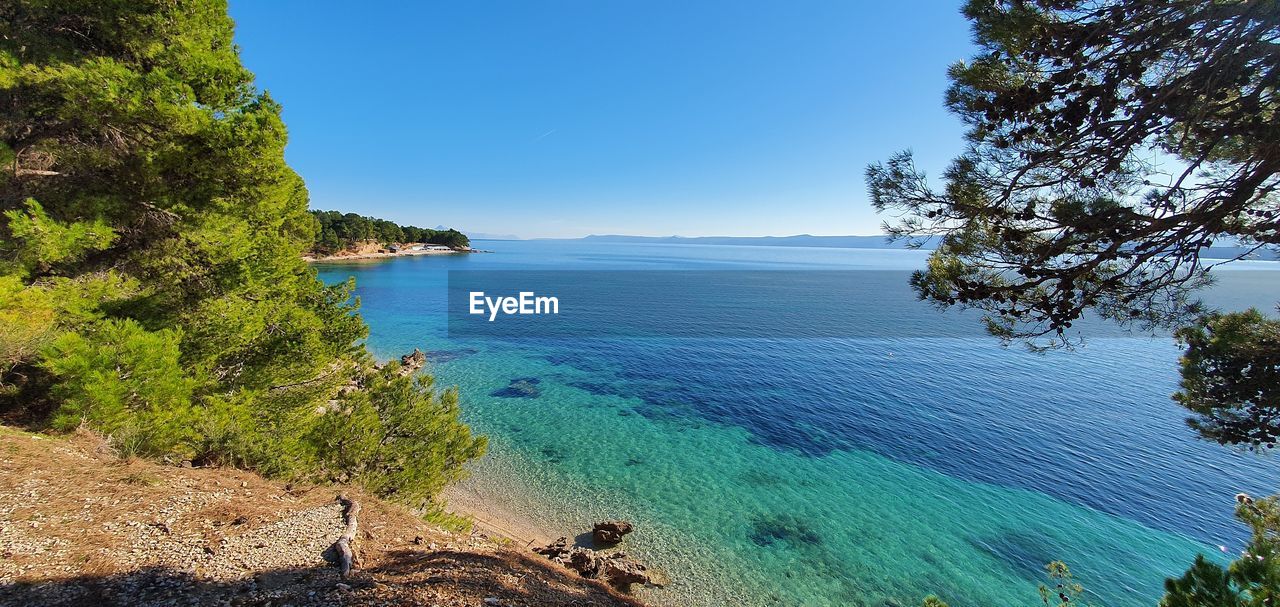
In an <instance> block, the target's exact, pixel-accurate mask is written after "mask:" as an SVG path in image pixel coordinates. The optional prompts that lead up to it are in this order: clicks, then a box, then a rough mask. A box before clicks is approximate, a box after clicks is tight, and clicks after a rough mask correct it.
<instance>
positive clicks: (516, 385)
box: [489, 377, 542, 398]
mask: <svg viewBox="0 0 1280 607" xmlns="http://www.w3.org/2000/svg"><path fill="white" fill-rule="evenodd" d="M540 381H541V380H539V379H538V378H536V377H517V378H515V379H513V380H511V382H510V383H509V384H507V387H505V388H501V389H498V390H494V391H493V392H490V393H489V395H490V396H497V397H501V398H537V397H538V395H540V394H542V391H541V390H539V389H538V383H539V382H540Z"/></svg>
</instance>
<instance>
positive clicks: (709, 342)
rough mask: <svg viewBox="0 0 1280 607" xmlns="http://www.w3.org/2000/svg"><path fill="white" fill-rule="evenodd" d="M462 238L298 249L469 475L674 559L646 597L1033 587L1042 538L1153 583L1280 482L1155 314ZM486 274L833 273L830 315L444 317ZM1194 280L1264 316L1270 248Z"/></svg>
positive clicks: (1105, 580) (780, 310)
mask: <svg viewBox="0 0 1280 607" xmlns="http://www.w3.org/2000/svg"><path fill="white" fill-rule="evenodd" d="M473 244H474V246H476V247H477V248H479V249H483V250H486V251H490V252H486V253H473V254H466V255H441V256H418V257H402V258H394V259H389V260H377V261H360V262H343V263H323V264H317V265H316V268H317V269H318V271H319V275H320V278H321V279H322V280H325V281H327V282H340V281H343V280H346V279H348V278H350V277H354V278H355V280H356V285H357V288H356V295H357V296H358V297H359V299H360V302H361V307H360V314H361V315H362V316H363V317H364V318H365V320H366V321H367V322H368V324H369V327H370V335H369V338H368V342H367V344H368V346H369V348H370V349H371V350H372V351H373V353H374V354H375V355H377V356H379V357H381V358H384V359H390V358H394V357H397V356H399V355H401V354H405V353H408V352H410V351H412V350H413V349H414V348H420V349H422V350H423V351H425V352H426V353H427V358H428V360H429V362H430V364H429V366H428V368H427V369H426V372H429V373H432V374H434V375H435V377H436V381H437V385H439V386H457V387H458V390H459V392H460V397H461V402H462V408H463V412H464V417H465V419H466V421H467V422H468V423H469V424H470V425H471V426H472V428H473V429H474V430H475V431H477V432H480V433H483V434H485V435H487V436H488V437H489V441H490V450H489V453H488V454H487V455H486V456H485V457H484V458H482V459H481V460H479V461H477V462H474V463H473V464H472V465H471V466H470V472H471V480H469V481H468V486H469V487H470V490H472V491H475V492H477V493H478V494H482V495H483V497H484V499H485V500H488V501H490V502H491V503H494V504H497V505H500V506H501V507H502V508H503V509H504V510H506V511H510V512H517V513H519V514H520V515H521V516H525V517H528V518H529V519H530V520H536V521H540V523H541V524H543V525H545V526H546V527H548V528H554V529H562V530H563V533H564V534H565V535H567V536H570V537H571V538H572V537H573V536H574V535H575V534H577V533H582V532H584V531H589V530H590V526H591V523H593V522H595V521H598V520H605V519H627V520H630V521H632V522H633V523H635V525H636V528H637V531H636V532H635V533H633V534H631V535H630V536H628V537H627V539H626V541H625V542H624V546H625V550H626V551H627V553H628V554H630V555H632V556H634V557H636V558H638V559H639V560H641V561H643V562H645V563H647V564H649V565H650V566H651V568H653V569H655V570H657V571H659V572H660V574H661V576H662V577H663V578H665V579H666V581H667V583H666V584H665V586H664V587H663V588H660V589H658V588H652V589H643V590H641V591H640V596H641V598H642V599H644V600H645V601H647V602H649V603H651V604H654V605H681V606H702V605H707V606H713V605H746V606H753V605H805V606H808V605H813V606H827V605H830V606H846V605H849V606H876V607H885V606H907V605H919V604H920V603H921V601H922V599H923V598H924V597H925V596H927V595H937V596H938V597H940V598H942V599H943V600H945V601H947V602H948V603H949V604H950V605H952V606H953V607H964V606H975V607H976V606H984V607H986V606H995V607H999V606H1010V607H1012V606H1026V605H1032V604H1039V603H1040V595H1039V594H1038V587H1039V585H1040V584H1043V583H1047V582H1048V580H1047V578H1046V575H1045V566H1046V564H1048V563H1049V562H1051V561H1063V562H1065V563H1066V564H1067V565H1068V566H1069V567H1070V569H1071V571H1072V574H1073V575H1074V579H1075V581H1077V582H1079V583H1080V584H1081V585H1083V587H1084V588H1085V593H1086V597H1085V598H1086V599H1087V600H1088V601H1090V602H1092V603H1095V604H1098V605H1107V606H1118V607H1124V606H1137V605H1155V604H1156V603H1157V602H1158V600H1159V598H1160V596H1161V593H1162V588H1163V582H1164V580H1165V578H1167V577H1170V576H1178V575H1181V573H1182V572H1183V571H1185V570H1186V568H1187V566H1188V565H1189V564H1190V563H1191V562H1192V560H1193V559H1194V558H1195V556H1196V555H1197V554H1205V555H1206V556H1208V557H1209V558H1210V559H1211V560H1215V561H1218V562H1223V563H1225V562H1226V561H1227V560H1229V559H1230V558H1233V557H1234V556H1236V555H1238V554H1239V552H1240V551H1241V549H1242V547H1243V544H1244V542H1245V540H1246V538H1247V533H1246V530H1245V529H1244V527H1243V525H1241V524H1240V523H1239V522H1238V521H1236V520H1235V518H1234V517H1233V508H1234V505H1235V501H1234V498H1233V496H1234V495H1235V494H1236V493H1238V492H1247V493H1250V494H1254V495H1269V494H1271V493H1274V492H1276V491H1277V488H1278V481H1280V466H1277V461H1276V460H1275V458H1274V457H1271V456H1268V455H1266V454H1263V455H1258V454H1253V453H1246V452H1241V451H1238V450H1233V449H1230V448H1227V447H1223V446H1220V445H1217V444H1213V443H1210V442H1206V441H1203V440H1200V439H1198V438H1197V437H1196V435H1195V433H1194V431H1192V430H1191V429H1190V428H1189V427H1188V426H1187V425H1186V422H1185V419H1186V416H1187V414H1186V412H1185V411H1184V410H1182V409H1180V407H1179V406H1178V405H1177V404H1176V403H1174V402H1173V401H1172V400H1171V399H1170V395H1171V394H1173V393H1174V392H1175V391H1176V390H1177V388H1178V358H1179V354H1180V349H1179V347H1178V344H1177V343H1175V341H1174V340H1173V339H1172V338H1171V337H1170V336H1169V335H1167V334H1146V333H1142V332H1136V331H1135V332H1132V333H1121V332H1117V331H1115V330H1114V329H1112V328H1105V329H1102V328H1100V329H1099V331H1098V333H1097V335H1090V334H1089V333H1088V331H1087V330H1085V331H1083V335H1082V337H1083V341H1082V342H1081V343H1078V344H1076V346H1075V347H1073V348H1071V349H1064V350H1052V351H1047V352H1036V351H1032V350H1031V349H1029V348H1026V347H1023V346H1022V345H1020V344H1017V343H1014V344H1002V343H1000V341H999V340H997V339H995V338H992V337H989V336H987V335H985V334H984V333H983V332H982V331H981V328H980V327H979V326H978V320H977V318H976V317H975V316H973V315H972V314H964V313H957V312H956V311H954V310H951V311H941V310H938V309H936V308H934V307H932V306H930V305H929V304H927V303H926V302H920V301H917V300H916V299H915V297H914V294H913V292H912V291H911V288H910V286H909V284H908V279H909V276H910V274H911V272H912V271H913V270H916V269H919V268H922V267H924V264H925V260H926V257H927V252H924V251H916V250H898V249H841V248H806V247H783V246H734V245H702V244H693V245H682V244H668V243H663V244H649V243H609V242H592V241H554V240H547V241H537V240H534V241H476V242H475V243H473ZM479 271H494V272H501V273H502V274H501V275H504V276H513V275H514V276H518V275H520V273H530V275H546V274H548V273H554V274H555V275H557V276H560V277H563V276H566V275H573V274H572V273H573V272H581V274H580V276H583V277H584V278H583V280H581V281H580V282H581V283H583V284H592V285H597V284H599V285H604V286H602V287H601V289H600V290H601V292H607V291H608V290H609V287H608V285H609V281H610V278H609V277H610V276H613V275H616V276H621V277H623V278H625V277H629V276H641V275H644V276H649V275H659V276H661V275H660V274H658V273H659V272H674V273H673V274H672V276H683V277H688V276H693V275H698V274H697V273H709V274H703V275H708V276H710V275H714V274H715V273H720V274H722V275H724V276H738V275H739V274H735V273H737V272H746V273H755V274H759V273H762V272H773V273H776V274H774V275H776V276H779V277H785V276H792V275H804V276H807V277H809V278H807V279H806V280H807V281H808V282H809V283H812V282H813V280H819V281H821V280H829V282H830V283H831V284H833V285H835V284H836V283H838V288H839V290H840V291H839V292H841V293H844V294H845V295H842V296H841V297H836V298H819V299H816V300H814V301H816V303H814V302H809V304H808V307H806V308H805V319H806V320H805V323H806V324H804V325H803V326H804V327H826V328H828V329H829V328H831V327H835V328H836V329H838V330H822V331H817V332H806V331H804V330H797V331H795V332H794V333H786V332H777V331H768V330H761V331H757V332H753V331H747V332H738V333H733V334H731V335H730V334H726V335H717V334H716V333H714V332H710V333H706V334H703V333H697V332H693V333H689V332H672V333H671V334H669V335H668V334H663V333H662V332H661V331H659V332H657V333H653V332H648V333H637V334H634V335H629V334H625V333H622V334H619V333H618V332H616V331H615V332H610V331H608V330H606V329H607V328H608V327H607V326H606V325H612V324H613V323H610V322H609V321H608V318H607V315H606V316H602V317H601V318H599V319H596V320H599V322H600V323H601V325H600V329H601V331H600V334H599V335H595V336H593V335H584V334H583V333H582V331H581V328H582V327H580V326H579V327H577V329H578V330H577V331H575V332H572V333H569V334H565V335H555V334H551V335H539V334H537V333H536V332H534V333H533V334H525V333H522V334H520V335H504V334H503V333H502V332H501V331H500V330H499V331H489V332H479V333H477V332H467V331H461V330H459V326H458V325H457V324H456V322H455V323H451V319H452V320H454V321H456V320H457V318H456V314H457V310H456V309H455V310H453V312H454V314H453V315H452V316H451V313H450V312H451V310H450V307H449V301H448V300H449V298H448V297H447V295H446V294H447V292H448V290H449V285H450V282H451V277H452V280H454V281H457V280H458V277H459V276H464V275H474V273H475V272H479ZM823 272H826V273H827V274H822V273H823ZM743 275H745V274H743ZM1213 275H1214V276H1215V277H1216V281H1215V284H1214V285H1213V286H1212V287H1210V288H1208V289H1207V290H1206V291H1205V292H1204V293H1203V296H1204V299H1205V301H1206V302H1207V303H1209V304H1211V305H1213V306H1216V307H1219V308H1221V309H1241V308H1244V307H1248V306H1257V307H1259V308H1260V309H1263V310H1266V311H1269V312H1271V313H1274V311H1275V305H1276V302H1277V300H1280V263H1277V262H1251V261H1243V262H1236V263H1232V264H1227V265H1224V266H1221V267H1220V268H1217V269H1215V270H1214V272H1213ZM813 277H818V278H816V279H815V278H813ZM823 277H827V278H825V279H824V278H823ZM645 280H652V279H651V278H648V277H646V278H645ZM684 282H686V283H687V282H688V281H687V280H684ZM704 282H705V281H704ZM712 282H714V281H712ZM632 286H633V287H634V285H632ZM517 287H518V286H517V285H513V289H515V288H517ZM815 288H817V287H815ZM833 288H834V287H833ZM662 290H663V289H662V287H661V285H658V286H655V288H654V292H659V291H662ZM731 293H732V296H731V297H725V298H717V297H709V298H702V299H700V302H701V303H699V304H698V305H705V306H709V307H710V309H711V310H712V311H717V310H718V309H717V308H716V306H721V307H723V310H724V311H725V313H726V314H729V315H737V317H743V315H744V314H745V315H748V316H747V317H748V318H751V316H750V315H752V314H757V313H758V314H759V315H760V316H759V318H783V317H786V310H789V309H791V308H788V307H787V306H791V305H793V304H794V301H793V300H794V299H796V298H795V297H794V296H781V297H780V296H778V293H777V292H775V291H773V290H770V289H759V290H745V291H744V290H742V289H736V290H732V291H731ZM540 294H541V293H540ZM575 303H580V302H573V301H561V302H560V305H561V306H564V307H566V308H570V307H571V306H572V305H574V304H575ZM642 303H643V302H637V305H641V304H642ZM851 307H855V308H856V309H857V313H856V314H850V313H849V310H850V309H851ZM500 321H501V319H498V322H500ZM530 322H536V321H530ZM748 324H750V323H748ZM771 326H772V325H771ZM913 327H928V330H923V331H921V330H913ZM451 328H452V330H451ZM490 328H492V327H490ZM1055 594H1056V591H1055Z"/></svg>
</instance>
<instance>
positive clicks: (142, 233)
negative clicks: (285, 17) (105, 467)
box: [0, 0, 483, 494]
mask: <svg viewBox="0 0 1280 607" xmlns="http://www.w3.org/2000/svg"><path fill="white" fill-rule="evenodd" d="M232 29H233V24H232V22H231V20H230V18H229V17H228V16H227V8H226V4H225V0H63V1H59V2H48V1H45V0H12V1H9V2H5V3H2V4H0V167H2V168H0V217H2V218H0V412H2V413H3V414H4V415H5V416H7V417H9V418H15V417H22V418H26V419H28V420H33V419H34V420H41V419H43V420H45V421H46V422H47V423H49V424H51V425H52V426H54V427H57V428H69V427H72V426H74V425H76V424H79V423H88V424H90V425H93V426H95V427H97V428H99V429H102V430H104V431H106V432H108V433H111V434H112V436H113V438H114V439H116V440H117V442H120V443H121V444H123V445H125V446H127V447H128V448H129V449H130V450H132V451H136V452H139V453H145V454H151V455H170V456H175V457H182V458H191V459H195V460H197V461H200V462H209V463H228V464H235V465H244V466H253V467H256V468H257V469H259V470H262V471H264V472H267V473H271V474H282V475H293V476H314V477H326V476H329V475H331V474H332V473H333V471H332V469H331V468H332V465H333V462H332V461H329V460H328V459H327V458H328V457H329V455H328V454H327V453H325V451H324V449H325V448H326V446H327V445H326V443H325V442H324V441H322V440H320V439H319V434H318V433H317V428H320V427H332V426H334V425H335V424H338V425H341V424H342V423H343V422H344V421H345V419H343V420H338V419H336V418H340V417H344V416H346V415H348V414H347V413H346V412H347V411H350V410H352V409H353V407H356V408H358V407H357V405H358V404H359V403H360V402H364V401H365V400H367V399H368V398H371V397H369V396H363V395H362V396H357V395H355V394H353V393H352V392H350V391H348V390H346V387H348V386H350V385H352V384H353V383H358V382H359V381H361V378H363V377H365V376H366V375H368V374H369V373H372V372H373V371H372V369H373V368H374V361H373V360H372V357H371V356H370V355H369V354H368V353H367V352H366V351H365V350H364V348H363V346H362V345H361V344H360V340H362V339H363V338H364V337H365V336H366V335H367V333H368V329H367V327H366V326H365V325H364V323H363V321H362V320H361V319H360V317H359V316H358V315H356V313H355V312H356V307H355V306H356V304H355V302H354V300H353V299H352V297H351V288H352V285H351V284H342V285H324V284H322V283H321V282H319V281H318V280H317V279H316V274H315V272H314V271H313V270H312V269H310V268H309V267H308V266H307V265H306V264H305V263H304V262H303V261H302V253H303V252H304V251H306V250H308V249H310V248H311V246H312V244H313V243H314V241H315V237H316V221H315V219H314V218H313V217H312V215H311V214H310V213H308V210H307V192H306V188H305V186H304V185H303V182H302V179H301V178H300V177H299V176H298V175H297V174H296V173H294V171H293V170H292V169H291V168H290V167H289V166H288V165H287V164H286V163H285V161H284V147H285V143H286V130H285V126H284V123H283V122H282V121H281V119H280V106H279V104H277V103H276V102H275V101H274V100H272V99H271V97H270V96H269V95H267V94H266V93H263V92H260V91H258V90H257V89H256V88H255V86H254V83H253V77H252V74H250V73H249V72H248V71H247V70H246V69H245V68H244V67H243V66H242V65H241V62H240V58H239V55H238V52H237V50H236V48H235V46H234V45H233V43H232ZM433 390H434V388H433V387H432V386H431V385H430V383H419V384H413V385H412V386H411V387H410V388H406V389H403V390H400V391H399V392H397V393H396V394H395V395H394V397H396V398H403V399H404V401H403V402H400V403H397V404H396V406H395V407H392V406H390V405H386V406H384V407H383V408H382V409H378V410H377V411H375V415H380V414H382V413H383V412H384V411H385V412H388V414H389V415H390V414H395V415H401V416H409V417H413V418H414V419H415V420H416V422H415V423H418V424H419V425H421V426H423V427H430V428H434V429H436V430H438V431H437V432H436V434H433V435H431V437H432V438H431V439H429V440H434V439H435V438H439V437H447V438H448V439H449V440H448V441H445V442H443V443H440V444H437V443H435V442H433V443H432V444H431V446H432V448H431V449H424V450H423V451H422V453H423V454H424V458H426V459H428V460H430V461H429V462H426V463H423V464H422V465H420V466H418V467H416V468H413V469H412V470H411V471H407V472H403V473H400V474H398V475H395V476H394V479H393V480H390V481H387V482H385V483H382V484H380V485H378V487H377V489H378V490H379V491H381V492H383V493H385V494H392V493H407V494H415V492H421V491H423V490H425V491H432V490H435V489H437V488H438V487H439V486H440V484H441V479H448V478H452V477H453V476H456V475H457V474H458V473H459V470H460V465H461V463H462V462H463V461H465V460H466V459H467V458H468V457H473V456H475V455H476V454H477V453H479V451H480V450H481V449H482V448H483V441H482V440H481V439H478V438H476V437H473V436H471V434H470V430H469V429H468V428H467V427H466V426H465V425H464V424H462V423H461V422H460V421H459V418H458V411H457V408H456V406H455V407H441V406H438V404H433V403H437V401H438V400H439V399H440V398H443V397H441V396H439V395H436V394H435V393H434V392H433ZM387 398H392V396H387ZM348 401H351V403H348ZM335 403H336V404H335ZM397 407H398V408H397ZM378 423H379V424H381V423H387V422H384V421H383V420H378ZM347 427H348V429H349V430H351V431H353V432H354V431H357V430H359V427H358V426H356V425H350V424H348V426H347ZM446 430H447V431H446ZM364 438H366V437H351V439H352V440H363V439H364ZM424 440H428V439H424ZM420 446H421V445H420ZM346 465H349V466H355V465H356V464H355V463H348V464H346ZM397 483H400V484H403V486H399V485H397ZM424 488H425V489H424Z"/></svg>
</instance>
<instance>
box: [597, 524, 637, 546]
mask: <svg viewBox="0 0 1280 607" xmlns="http://www.w3.org/2000/svg"><path fill="white" fill-rule="evenodd" d="M634 530H635V527H633V526H632V525H631V523H630V522H628V521H605V522H603V523H596V524H595V527H594V528H593V529H592V530H591V539H593V540H595V541H596V543H597V544H609V545H612V544H616V543H618V542H621V541H622V536H624V535H626V534H628V533H631V532H632V531H634Z"/></svg>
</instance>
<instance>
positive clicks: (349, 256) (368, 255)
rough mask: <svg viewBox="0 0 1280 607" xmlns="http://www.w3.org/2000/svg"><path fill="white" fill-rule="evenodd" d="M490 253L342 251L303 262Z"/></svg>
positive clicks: (311, 256)
mask: <svg viewBox="0 0 1280 607" xmlns="http://www.w3.org/2000/svg"><path fill="white" fill-rule="evenodd" d="M489 252H490V251H481V250H479V249H458V250H455V249H449V250H447V251H446V250H436V249H419V250H403V251H396V252H394V253H393V252H391V251H371V252H353V251H342V252H339V253H335V254H333V255H322V256H318V257H317V256H315V255H303V256H302V259H303V261H307V262H312V263H315V262H327V261H359V260H362V259H390V258H392V257H417V256H419V255H465V254H467V253H489Z"/></svg>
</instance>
